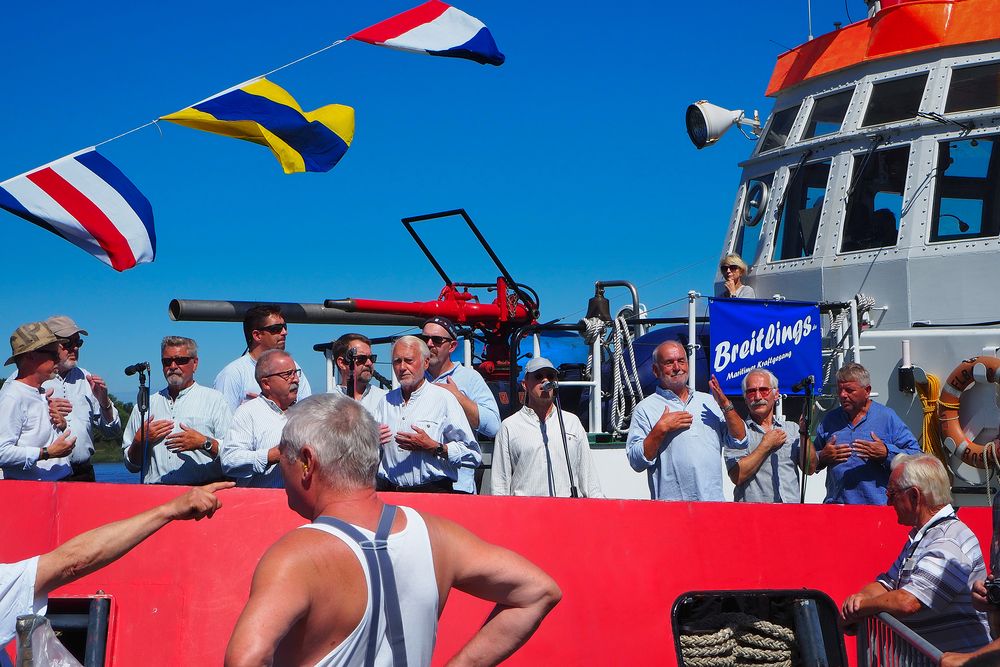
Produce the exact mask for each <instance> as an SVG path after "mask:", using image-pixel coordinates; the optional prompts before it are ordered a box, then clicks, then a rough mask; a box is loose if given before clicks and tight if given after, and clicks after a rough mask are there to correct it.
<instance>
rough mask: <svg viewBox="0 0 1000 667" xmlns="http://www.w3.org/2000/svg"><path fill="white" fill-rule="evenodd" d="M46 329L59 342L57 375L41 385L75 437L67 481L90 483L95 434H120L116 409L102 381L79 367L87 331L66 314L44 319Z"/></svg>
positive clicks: (120, 428) (115, 436)
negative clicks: (61, 412) (71, 468)
mask: <svg viewBox="0 0 1000 667" xmlns="http://www.w3.org/2000/svg"><path fill="white" fill-rule="evenodd" d="M45 323H46V324H47V325H48V327H49V329H50V330H51V331H52V333H53V334H55V336H56V338H58V339H59V361H58V362H57V363H56V374H55V377H53V378H52V379H51V380H47V381H46V382H45V383H43V384H42V388H43V389H45V390H49V389H51V390H52V393H51V394H50V397H51V398H50V401H49V403H50V405H52V406H55V407H56V408H57V409H59V408H62V409H63V410H64V411H65V415H64V416H65V418H66V421H67V428H68V429H69V430H71V431H72V432H73V435H75V436H76V447H74V448H73V453H72V454H71V455H70V463H71V464H72V465H73V473H72V474H71V475H69V476H68V477H66V478H65V479H64V481H67V482H93V481H94V466H93V464H91V462H90V457H91V456H93V455H94V434H95V432H96V433H98V434H100V435H101V436H102V437H104V438H108V439H111V438H117V437H118V436H119V435H120V434H121V432H122V423H121V419H119V417H118V410H116V409H115V406H114V405H113V404H112V403H111V397H110V396H109V395H108V386H107V385H106V384H105V382H104V379H103V378H101V377H100V376H98V375H92V374H90V373H88V372H87V370H86V369H84V368H81V367H80V366H79V363H80V348H82V347H83V343H84V340H83V336H86V335H88V333H87V331H86V330H85V329H83V328H81V327H80V326H78V325H77V323H76V322H74V321H73V320H72V318H70V317H67V316H66V315H53V316H52V317H50V318H48V319H47V320H45Z"/></svg>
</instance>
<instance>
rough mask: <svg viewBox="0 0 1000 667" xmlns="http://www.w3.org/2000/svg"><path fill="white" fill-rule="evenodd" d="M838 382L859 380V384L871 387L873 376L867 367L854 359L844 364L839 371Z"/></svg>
mask: <svg viewBox="0 0 1000 667" xmlns="http://www.w3.org/2000/svg"><path fill="white" fill-rule="evenodd" d="M837 382H857V383H858V384H861V385H864V386H866V387H870V386H871V384H872V376H871V373H869V372H868V369H867V368H865V367H864V366H862V365H861V364H856V363H854V362H853V361H852V362H850V363H847V364H844V365H843V366H841V367H840V370H838V371H837Z"/></svg>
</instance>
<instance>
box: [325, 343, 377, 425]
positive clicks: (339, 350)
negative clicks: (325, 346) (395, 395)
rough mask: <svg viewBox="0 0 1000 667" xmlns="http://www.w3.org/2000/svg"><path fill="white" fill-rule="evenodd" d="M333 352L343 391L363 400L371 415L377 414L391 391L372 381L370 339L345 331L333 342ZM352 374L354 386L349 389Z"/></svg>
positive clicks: (359, 401)
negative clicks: (376, 409)
mask: <svg viewBox="0 0 1000 667" xmlns="http://www.w3.org/2000/svg"><path fill="white" fill-rule="evenodd" d="M330 352H331V354H332V356H333V358H334V361H335V362H336V364H337V370H338V371H340V388H341V391H343V392H344V393H345V394H347V395H348V396H350V397H351V398H353V399H354V400H356V401H357V402H358V403H361V405H363V406H364V407H365V410H367V411H368V412H369V413H370V414H371V413H374V411H375V406H377V405H378V403H379V401H380V400H382V397H383V396H385V395H386V394H387V393H389V390H388V389H383V388H382V387H378V386H375V385H373V384H372V382H371V381H372V377H373V371H374V370H375V355H374V354H372V342H371V340H369V339H368V337H367V336H364V335H362V334H359V333H348V334H344V335H343V336H341V337H340V338H338V339H337V340H335V341H334V342H333V347H332V348H331V349H330ZM352 376H353V378H354V386H353V387H352V388H351V390H350V391H348V389H347V382H348V379H349V378H351V377H352Z"/></svg>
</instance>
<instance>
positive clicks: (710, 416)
mask: <svg viewBox="0 0 1000 667" xmlns="http://www.w3.org/2000/svg"><path fill="white" fill-rule="evenodd" d="M653 375H655V376H656V378H657V379H658V380H659V381H660V386H659V387H657V388H656V392H655V393H654V394H652V395H651V396H647V397H646V398H644V399H643V400H642V401H640V402H639V405H637V406H636V407H635V411H634V412H633V413H632V424H631V426H630V427H629V431H628V439H627V441H626V448H625V449H626V453H627V455H628V460H629V463H630V464H631V466H632V469H633V470H635V471H636V472H642V471H643V470H645V471H646V474H647V476H648V477H649V492H650V496H651V497H652V498H653V500H710V501H718V502H722V501H723V500H725V498H724V497H723V495H722V447H723V443H724V442H726V441H727V439H728V441H729V445H730V447H731V448H733V449H744V448H746V443H747V440H746V426H745V425H744V424H743V420H742V419H740V416H739V414H737V412H736V408H735V407H734V406H733V404H732V401H730V400H729V399H728V398H726V396H725V395H724V394H723V393H722V390H721V389H720V388H719V383H718V382H716V381H715V378H712V379H711V380H710V381H709V388H711V390H712V396H709V395H708V394H705V393H703V392H700V391H691V390H690V389H688V386H687V382H688V360H687V350H686V349H684V346H683V345H681V344H680V343H678V342H677V341H675V340H668V341H664V342H663V343H660V345H659V346H658V347H657V348H656V350H655V351H654V352H653ZM713 396H714V398H713Z"/></svg>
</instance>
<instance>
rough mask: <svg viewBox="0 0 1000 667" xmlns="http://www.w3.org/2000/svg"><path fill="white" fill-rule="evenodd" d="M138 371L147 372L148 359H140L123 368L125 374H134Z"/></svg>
mask: <svg viewBox="0 0 1000 667" xmlns="http://www.w3.org/2000/svg"><path fill="white" fill-rule="evenodd" d="M139 371H146V372H147V373H148V372H149V362H148V361H140V362H139V363H137V364H132V365H131V366H127V367H126V368H125V375H135V374H136V373H138V372H139Z"/></svg>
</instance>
